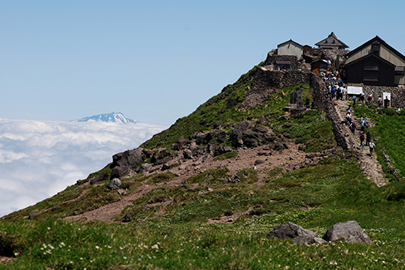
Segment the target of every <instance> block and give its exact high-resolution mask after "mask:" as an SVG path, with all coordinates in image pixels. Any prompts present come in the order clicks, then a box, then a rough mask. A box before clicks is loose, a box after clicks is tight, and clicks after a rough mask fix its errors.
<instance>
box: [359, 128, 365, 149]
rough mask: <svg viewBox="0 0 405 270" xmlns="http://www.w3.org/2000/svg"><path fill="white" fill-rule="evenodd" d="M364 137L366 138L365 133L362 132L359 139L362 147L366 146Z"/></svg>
mask: <svg viewBox="0 0 405 270" xmlns="http://www.w3.org/2000/svg"><path fill="white" fill-rule="evenodd" d="M364 137H365V135H364V131H362V132H360V136H359V138H360V145H361V146H364V144H363V142H364Z"/></svg>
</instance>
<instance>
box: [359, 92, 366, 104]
mask: <svg viewBox="0 0 405 270" xmlns="http://www.w3.org/2000/svg"><path fill="white" fill-rule="evenodd" d="M359 101H360V102H361V103H364V101H365V99H364V93H361V94H360V98H359Z"/></svg>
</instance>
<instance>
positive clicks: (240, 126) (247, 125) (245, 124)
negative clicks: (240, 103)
mask: <svg viewBox="0 0 405 270" xmlns="http://www.w3.org/2000/svg"><path fill="white" fill-rule="evenodd" d="M250 127H251V126H250V123H249V122H248V121H243V122H240V123H238V124H237V125H236V127H235V129H239V130H240V131H245V130H248V129H250Z"/></svg>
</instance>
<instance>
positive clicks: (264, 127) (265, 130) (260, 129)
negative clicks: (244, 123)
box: [254, 125, 270, 133]
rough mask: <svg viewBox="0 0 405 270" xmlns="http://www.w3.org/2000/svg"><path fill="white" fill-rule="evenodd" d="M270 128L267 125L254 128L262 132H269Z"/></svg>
mask: <svg viewBox="0 0 405 270" xmlns="http://www.w3.org/2000/svg"><path fill="white" fill-rule="evenodd" d="M269 130H270V129H269V128H268V127H266V126H262V125H258V126H256V127H255V128H254V131H257V132H260V133H267V132H269Z"/></svg>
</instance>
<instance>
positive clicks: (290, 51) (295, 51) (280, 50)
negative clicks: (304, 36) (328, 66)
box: [277, 39, 303, 59]
mask: <svg viewBox="0 0 405 270" xmlns="http://www.w3.org/2000/svg"><path fill="white" fill-rule="evenodd" d="M302 50H303V46H302V45H300V44H298V43H297V42H295V41H293V40H292V39H290V40H288V41H286V42H283V43H281V44H279V45H277V54H278V55H294V56H295V57H297V59H301V58H302Z"/></svg>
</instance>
